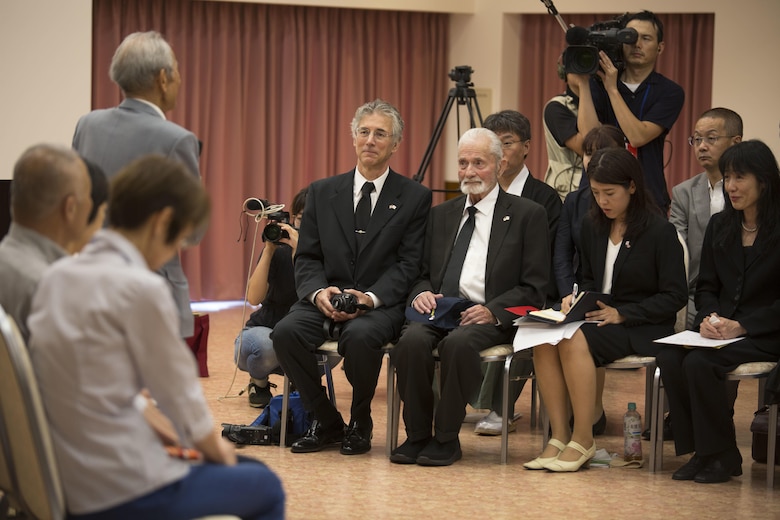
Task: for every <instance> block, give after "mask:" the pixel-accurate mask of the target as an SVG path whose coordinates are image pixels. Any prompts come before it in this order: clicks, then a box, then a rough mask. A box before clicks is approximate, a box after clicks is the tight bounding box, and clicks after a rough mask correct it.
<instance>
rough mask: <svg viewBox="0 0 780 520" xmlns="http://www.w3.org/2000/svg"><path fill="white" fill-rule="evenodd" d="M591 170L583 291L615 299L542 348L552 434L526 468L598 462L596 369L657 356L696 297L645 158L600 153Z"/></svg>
mask: <svg viewBox="0 0 780 520" xmlns="http://www.w3.org/2000/svg"><path fill="white" fill-rule="evenodd" d="M587 173H588V178H589V181H590V186H591V190H592V191H593V196H594V198H593V203H592V206H591V211H590V214H589V215H588V218H586V219H585V221H584V222H583V226H582V232H581V241H582V261H583V283H582V289H584V290H587V291H597V292H604V293H609V294H610V295H611V300H612V301H611V303H610V305H606V304H604V303H601V302H599V307H600V308H599V309H598V310H595V311H592V312H589V313H587V315H586V316H587V317H588V319H589V320H594V321H599V322H600V323H598V324H585V325H583V326H582V327H580V329H579V330H578V331H577V332H576V333H575V334H574V336H572V338H571V339H568V340H562V341H561V342H559V343H558V344H557V345H549V344H547V345H540V346H537V347H535V348H534V370H535V372H536V377H537V380H538V381H539V390H540V391H541V393H542V397H543V399H544V403H545V406H546V407H547V411H548V413H549V416H550V426H551V428H552V438H551V439H550V442H549V444H548V445H547V446H546V447H545V449H544V451H543V452H542V454H541V455H540V456H539V457H537V458H536V459H534V460H532V461H530V462H528V463H526V464H525V465H524V466H525V467H526V468H528V469H549V470H552V471H577V470H578V469H579V468H580V467H581V466H583V465H585V464H587V463H588V462H589V461H590V459H591V458H593V455H594V454H595V452H596V443H595V442H594V441H593V431H592V425H591V419H592V417H593V412H594V407H595V400H596V367H597V366H603V365H605V364H607V363H610V362H612V361H614V360H616V359H619V358H622V357H625V356H627V355H631V354H640V355H655V353H656V351H657V350H658V348H657V347H656V344H654V343H653V340H654V339H656V338H659V337H662V336H666V335H669V334H671V333H672V332H673V330H674V322H675V316H676V313H677V311H678V310H679V309H681V308H682V307H683V306H685V303H686V300H687V296H686V294H687V283H686V277H685V264H684V261H683V250H682V245H681V244H680V242H679V241H678V239H677V232H676V231H675V229H674V226H673V225H672V224H670V223H668V222H667V221H666V220H664V219H663V218H662V217H661V216H660V215H659V214H658V213H657V210H656V208H655V204H654V203H653V202H652V201H651V200H650V198H649V196H648V195H647V194H646V191H645V184H644V178H643V175H642V169H641V167H640V165H639V161H637V160H636V158H635V157H634V156H633V155H631V153H630V152H628V151H627V150H625V149H622V148H608V149H603V150H598V151H596V152H595V153H594V154H593V157H592V159H591V161H590V164H589V165H588V171H587ZM570 303H571V295H569V296H567V297H566V298H564V300H563V302H562V309H563V311H564V312H566V311H567V310H568V308H569V306H570ZM568 401H571V405H572V410H573V412H574V431H573V432H572V431H571V429H570V428H569V412H568V404H567V402H568ZM579 418H583V420H580V419H579ZM567 442H568V444H566V443H567Z"/></svg>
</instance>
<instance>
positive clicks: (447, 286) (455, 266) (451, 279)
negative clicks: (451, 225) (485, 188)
mask: <svg viewBox="0 0 780 520" xmlns="http://www.w3.org/2000/svg"><path fill="white" fill-rule="evenodd" d="M466 211H468V212H469V217H468V218H467V219H466V222H465V223H464V224H463V227H462V228H460V233H458V238H457V239H455V246H454V247H453V248H452V254H451V255H450V261H449V263H448V264H447V270H446V271H444V278H443V279H442V282H441V290H440V291H439V292H441V293H442V294H443V295H444V296H454V297H458V296H460V273H461V271H463V262H464V261H465V260H466V252H467V251H468V250H469V242H471V235H472V234H473V233H474V213H476V212H477V208H476V207H474V206H469V207H468V208H466Z"/></svg>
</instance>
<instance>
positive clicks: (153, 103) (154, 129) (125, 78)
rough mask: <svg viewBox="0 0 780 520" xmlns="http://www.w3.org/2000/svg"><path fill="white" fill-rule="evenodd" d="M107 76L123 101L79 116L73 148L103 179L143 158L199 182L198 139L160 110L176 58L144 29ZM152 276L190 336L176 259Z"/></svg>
mask: <svg viewBox="0 0 780 520" xmlns="http://www.w3.org/2000/svg"><path fill="white" fill-rule="evenodd" d="M109 75H110V77H111V80H112V81H114V83H116V84H117V85H119V88H121V89H122V93H123V94H124V96H125V100H124V101H122V103H121V104H120V105H119V106H117V107H114V108H109V109H104V110H94V111H92V112H90V113H89V114H87V115H85V116H83V117H82V118H81V119H80V120H79V122H78V124H77V125H76V133H75V135H74V136H73V148H75V149H76V150H77V151H78V152H79V153H80V154H81V155H82V156H83V157H85V158H87V159H89V160H91V161H92V162H94V163H95V164H97V165H98V166H100V167H101V168H103V170H104V171H105V172H106V175H108V177H109V178H111V177H113V176H114V175H115V174H116V173H117V172H119V170H120V169H122V168H123V167H124V166H126V165H128V164H130V163H131V162H132V161H134V160H135V159H138V158H139V157H141V156H144V155H148V154H159V155H162V156H164V157H167V158H168V159H173V160H175V161H178V162H180V163H182V164H184V166H185V167H186V168H187V171H189V172H190V173H192V174H193V175H195V176H196V177H198V178H200V169H199V167H198V159H199V156H200V144H199V143H198V139H197V138H196V137H195V134H193V133H192V132H190V131H188V130H185V129H184V128H182V127H180V126H179V125H177V124H176V123H173V122H171V121H168V120H166V118H165V112H169V111H171V110H173V108H174V107H175V106H176V100H177V99H178V97H179V87H180V86H181V76H180V75H179V66H178V62H177V61H176V56H175V55H174V53H173V50H172V49H171V46H170V45H169V44H168V42H166V41H165V39H163V37H162V35H160V33H158V32H156V31H149V32H144V33H141V32H136V33H133V34H130V35H129V36H127V37H126V38H125V39H124V40H123V41H122V43H121V44H120V45H119V47H118V48H117V50H116V52H115V53H114V57H113V59H112V60H111V69H110V71H109ZM158 273H159V274H160V275H162V276H163V277H164V278H165V279H166V280H167V281H168V284H169V286H170V288H171V292H172V294H173V298H174V300H175V302H176V308H177V310H178V313H179V326H180V330H181V335H182V337H184V338H186V337H189V336H192V334H193V327H194V324H193V317H192V310H191V309H190V292H189V284H188V283H187V277H186V276H185V275H184V271H183V269H182V267H181V260H180V259H179V255H175V256H174V257H173V259H171V260H170V261H169V262H168V263H166V264H165V265H164V266H163V267H162V268H161V269H160V270H159V271H158Z"/></svg>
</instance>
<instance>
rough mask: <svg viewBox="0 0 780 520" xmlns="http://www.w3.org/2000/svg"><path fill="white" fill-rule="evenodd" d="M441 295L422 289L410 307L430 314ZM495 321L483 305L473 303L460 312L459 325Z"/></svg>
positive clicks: (486, 323) (484, 323)
mask: <svg viewBox="0 0 780 520" xmlns="http://www.w3.org/2000/svg"><path fill="white" fill-rule="evenodd" d="M442 297H444V295H443V294H434V293H432V292H431V291H423V292H421V293H420V294H418V295H417V296H416V297H415V298H414V301H413V302H412V307H413V308H414V310H416V311H417V312H419V313H420V314H430V313H431V311H433V310H434V309H435V308H436V300H438V299H439V298H442ZM497 321H498V320H496V317H495V316H493V313H492V312H490V309H488V308H487V307H485V306H484V305H473V306H471V307H469V308H468V309H466V310H465V311H463V312H461V313H460V325H493V324H495V323H497Z"/></svg>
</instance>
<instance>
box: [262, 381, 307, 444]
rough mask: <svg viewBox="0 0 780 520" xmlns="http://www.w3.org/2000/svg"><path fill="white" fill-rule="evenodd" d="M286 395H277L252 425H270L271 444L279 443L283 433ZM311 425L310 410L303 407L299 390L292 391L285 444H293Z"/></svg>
mask: <svg viewBox="0 0 780 520" xmlns="http://www.w3.org/2000/svg"><path fill="white" fill-rule="evenodd" d="M283 397H284V396H282V395H275V396H273V397H272V398H271V402H270V403H268V406H266V407H265V409H264V410H263V413H261V414H260V415H259V416H258V417H257V419H255V420H254V422H252V424H251V425H250V426H261V425H264V426H269V427H270V428H271V444H276V445H278V444H279V441H280V437H281V434H282V399H283ZM310 426H311V417H310V415H309V412H307V411H306V410H305V409H304V408H303V402H302V401H301V396H300V394H299V393H298V392H290V398H289V410H288V412H287V438H286V439H285V443H284V444H285V446H290V445H292V443H293V442H295V441H296V440H297V439H299V438H300V437H301V436H302V435H303V434H304V433H306V432H307V431H308V429H309V427H310Z"/></svg>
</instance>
